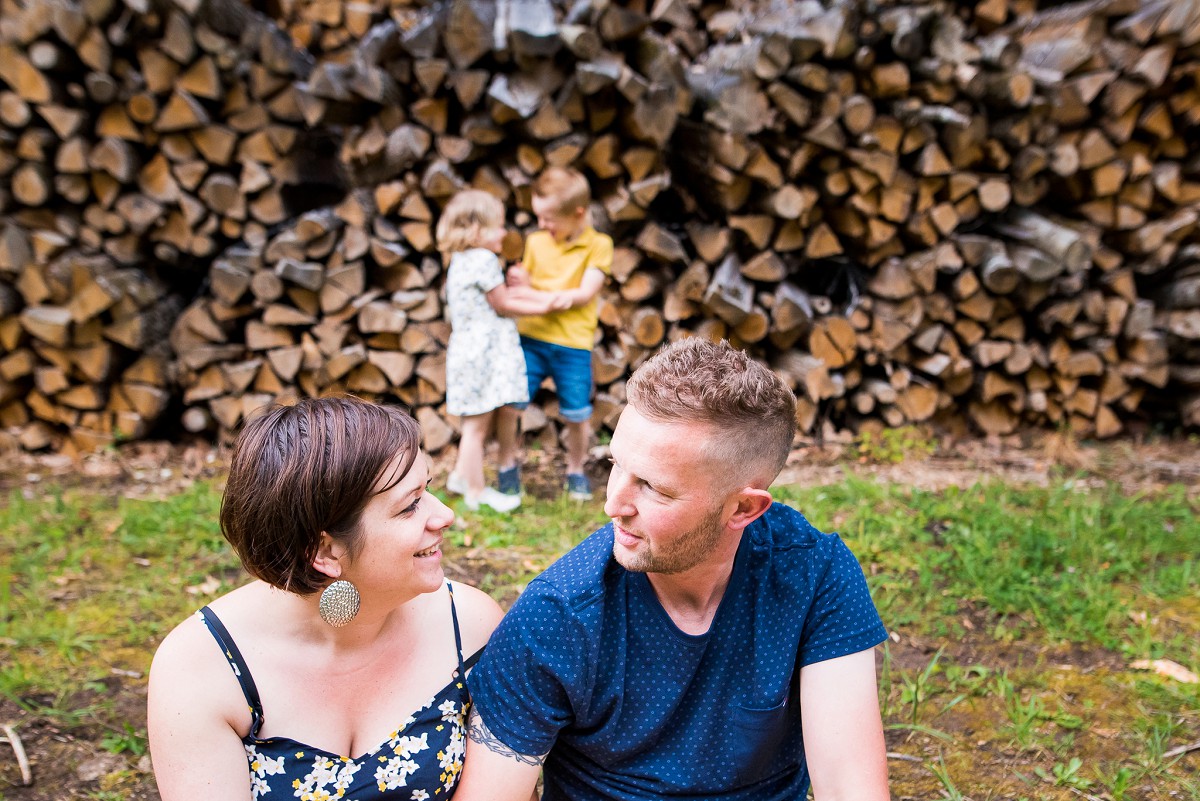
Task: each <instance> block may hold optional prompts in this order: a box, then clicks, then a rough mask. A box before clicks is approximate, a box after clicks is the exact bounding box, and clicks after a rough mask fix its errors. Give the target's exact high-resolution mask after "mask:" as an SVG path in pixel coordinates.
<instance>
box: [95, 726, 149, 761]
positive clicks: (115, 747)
mask: <svg viewBox="0 0 1200 801" xmlns="http://www.w3.org/2000/svg"><path fill="white" fill-rule="evenodd" d="M100 747H101V748H103V749H104V750H105V751H108V752H109V753H112V754H133V755H134V756H141V755H142V754H144V753H146V735H145V734H143V733H142V732H140V731H137V730H136V729H134V728H133V726H130V725H129V724H128V723H122V724H121V729H120V730H119V731H118V730H116V729H113V730H110V731H109V732H108V733H107V734H105V735H104V737H103V739H101V740H100Z"/></svg>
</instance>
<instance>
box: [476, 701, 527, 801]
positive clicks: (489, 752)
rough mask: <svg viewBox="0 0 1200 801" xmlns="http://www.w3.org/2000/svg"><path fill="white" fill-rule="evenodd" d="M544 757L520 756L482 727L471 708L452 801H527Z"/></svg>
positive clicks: (478, 716)
mask: <svg viewBox="0 0 1200 801" xmlns="http://www.w3.org/2000/svg"><path fill="white" fill-rule="evenodd" d="M545 761H546V755H545V754H543V755H541V756H530V755H527V754H520V753H517V752H516V751H514V750H513V749H512V748H510V747H508V746H507V745H505V744H504V743H503V742H502V741H501V740H500V739H499V738H498V737H496V735H495V734H493V733H492V732H491V730H489V729H488V727H487V726H486V725H485V724H484V722H483V718H482V717H480V715H479V711H478V710H477V709H476V708H475V707H474V706H472V707H471V717H470V721H469V723H468V727H467V753H466V756H465V757H464V758H463V774H462V781H461V782H459V785H458V789H456V790H455V791H454V798H455V801H530V799H531V798H532V797H534V795H533V793H534V789H535V788H536V787H537V780H538V774H540V773H541V771H542V763H543V762H545Z"/></svg>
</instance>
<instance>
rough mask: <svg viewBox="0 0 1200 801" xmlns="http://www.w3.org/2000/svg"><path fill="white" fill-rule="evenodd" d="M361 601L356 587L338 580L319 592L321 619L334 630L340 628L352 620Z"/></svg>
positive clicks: (343, 580)
mask: <svg viewBox="0 0 1200 801" xmlns="http://www.w3.org/2000/svg"><path fill="white" fill-rule="evenodd" d="M361 601H362V597H361V596H360V595H359V594H358V587H355V586H354V585H353V584H351V583H350V582H348V581H346V580H345V579H338V580H337V581H335V582H333V583H332V584H330V585H329V586H328V587H326V588H325V589H324V590H323V591H322V592H321V603H320V605H319V606H318V609H319V611H320V612H321V619H322V620H324V621H325V622H326V623H328V624H329V625H331V626H333V627H334V628H335V629H337V628H341V627H342V626H344V625H346V624H347V623H349V622H350V621H351V620H354V616H355V615H357V614H358V605H359V603H360V602H361Z"/></svg>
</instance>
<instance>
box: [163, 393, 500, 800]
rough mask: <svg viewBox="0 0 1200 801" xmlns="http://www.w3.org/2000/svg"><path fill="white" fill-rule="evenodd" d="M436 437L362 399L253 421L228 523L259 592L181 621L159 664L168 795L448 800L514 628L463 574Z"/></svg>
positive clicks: (228, 503) (233, 479)
mask: <svg viewBox="0 0 1200 801" xmlns="http://www.w3.org/2000/svg"><path fill="white" fill-rule="evenodd" d="M428 484H429V467H428V464H427V461H426V459H425V457H424V456H423V455H422V454H421V452H420V430H419V428H418V427H417V424H416V422H415V421H414V420H413V419H412V418H411V417H409V416H408V415H407V414H405V413H404V412H402V411H400V410H398V409H395V408H388V407H384V406H377V405H374V404H370V403H367V402H365V401H361V400H358V399H356V398H350V397H341V398H320V399H306V400H301V401H300V402H298V403H297V404H296V405H294V406H288V407H279V408H275V409H272V410H271V411H270V412H268V413H266V414H264V415H262V416H261V417H258V418H257V419H255V420H253V421H252V422H250V423H248V424H247V425H246V427H245V429H244V430H243V431H242V433H241V435H240V436H239V438H238V441H237V444H236V445H235V447H234V451H233V456H232V461H231V464H230V470H229V479H228V482H227V484H226V487H225V495H224V499H223V501H222V504H221V530H222V533H224V535H225V537H226V539H228V540H229V542H230V543H231V544H232V545H233V548H234V550H235V551H237V553H238V556H240V557H241V560H242V564H243V565H244V566H245V568H246V570H247V571H248V572H249V573H250V574H251V575H252V576H254V577H255V578H256V579H257V581H253V582H251V583H250V584H247V585H246V586H244V587H241V588H239V589H237V590H234V591H233V592H230V593H228V594H227V595H224V596H222V597H221V598H218V599H217V600H215V601H213V602H212V604H211V605H210V606H207V607H205V608H204V609H203V610H201V612H199V613H198V614H197V615H194V616H192V617H191V618H189V619H188V620H186V621H184V622H183V623H182V624H180V625H179V626H178V627H177V628H176V629H175V630H174V631H172V632H171V633H170V634H169V635H168V636H167V638H166V639H165V640H163V643H162V645H161V646H160V647H159V649H158V653H157V654H156V655H155V657H154V664H153V666H152V667H151V669H150V690H149V707H148V713H149V724H148V725H149V734H150V749H151V754H152V756H153V760H154V774H155V778H156V779H157V781H158V787H159V791H160V793H161V795H162V798H163V801H176V800H182V799H189V800H190V799H195V798H220V799H252V798H259V797H266V798H267V799H279V798H301V799H325V798H370V799H376V798H397V799H405V800H406V801H409V799H425V798H435V797H436V798H443V797H448V796H449V795H451V794H452V793H453V791H454V788H455V785H456V784H457V783H458V777H459V774H460V772H461V770H462V756H463V752H464V750H465V744H466V739H465V734H466V732H465V728H464V727H465V721H466V716H467V709H468V706H469V703H470V701H469V698H468V695H467V689H466V686H465V683H464V677H465V673H466V671H467V670H468V669H469V668H470V667H471V665H472V664H474V659H475V657H477V656H478V652H479V650H480V649H481V648H482V647H483V645H484V643H485V642H486V641H487V638H488V635H489V634H490V633H491V631H492V629H493V628H494V627H495V626H496V624H497V623H498V622H499V620H500V616H501V612H500V608H499V607H498V606H497V605H496V603H495V602H494V601H492V600H491V599H490V598H488V597H487V596H486V595H485V594H484V593H482V592H480V591H478V590H476V589H473V588H471V587H467V586H465V585H461V584H455V585H451V584H450V582H448V581H446V578H445V575H444V573H443V571H442V565H441V558H442V552H441V545H442V537H443V534H444V532H445V530H446V528H447V527H448V526H449V525H450V524H451V523H452V522H453V520H454V515H453V513H452V512H451V511H450V510H449V509H448V508H446V506H445V505H444V504H442V503H441V502H440V501H439V500H438V499H437V498H435V497H433V495H431V494H430V493H429V492H428V491H427V487H428Z"/></svg>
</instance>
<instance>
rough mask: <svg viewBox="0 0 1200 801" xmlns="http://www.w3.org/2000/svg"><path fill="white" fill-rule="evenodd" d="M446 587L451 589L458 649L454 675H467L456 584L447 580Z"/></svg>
mask: <svg viewBox="0 0 1200 801" xmlns="http://www.w3.org/2000/svg"><path fill="white" fill-rule="evenodd" d="M446 589H448V590H450V620H451V621H453V623H454V647H455V648H456V649H458V671H457V672H456V673H455V674H454V675H456V676H465V675H467V667H468V665H466V664H465V663H464V662H463V652H462V633H461V632H459V630H458V610H457V609H456V608H455V607H454V584H453V583H452V582H449V581H447V582H446Z"/></svg>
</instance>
